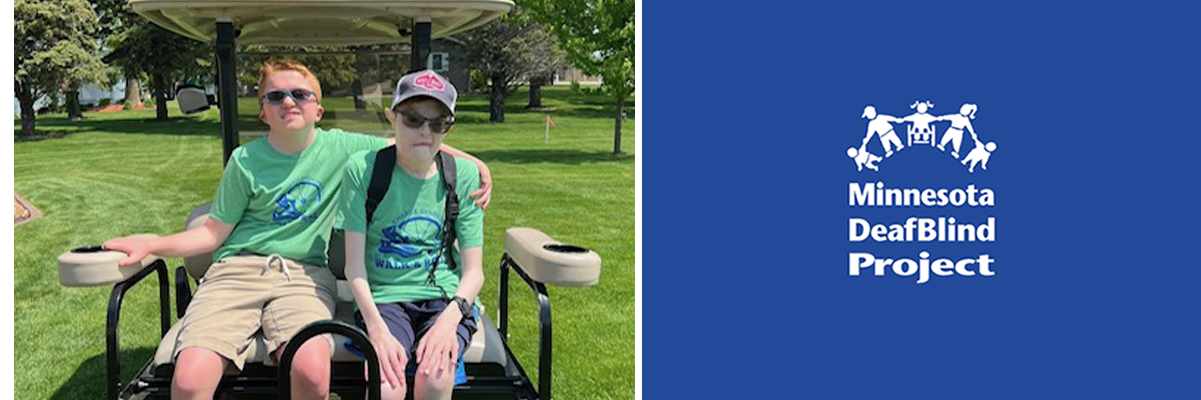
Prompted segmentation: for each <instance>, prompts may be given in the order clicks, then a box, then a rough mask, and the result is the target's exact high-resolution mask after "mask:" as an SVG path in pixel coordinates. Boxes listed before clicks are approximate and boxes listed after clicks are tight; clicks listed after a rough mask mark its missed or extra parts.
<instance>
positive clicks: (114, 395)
mask: <svg viewBox="0 0 1201 400" xmlns="http://www.w3.org/2000/svg"><path fill="white" fill-rule="evenodd" d="M130 3H131V5H132V6H133V9H134V10H135V11H136V12H138V13H139V14H141V15H143V16H145V17H146V18H149V19H150V20H151V21H153V22H154V23H155V24H158V25H160V26H162V27H164V28H166V29H169V30H171V31H173V32H176V33H178V34H180V35H183V36H185V37H188V38H192V39H196V40H201V41H204V42H210V43H214V44H215V49H216V53H217V68H218V74H217V75H218V90H217V95H218V100H217V101H216V103H217V104H218V107H219V108H220V115H221V133H222V143H223V150H224V160H225V161H226V162H228V160H229V157H230V155H231V154H232V152H233V150H234V149H235V148H236V147H237V146H238V145H239V141H240V139H239V133H238V127H237V118H238V112H237V100H238V99H237V95H236V93H237V91H236V89H235V82H236V70H235V65H236V64H235V55H236V54H235V53H236V51H235V49H236V44H238V43H241V44H262V45H298V44H303V45H306V46H311V45H368V44H380V43H408V44H409V47H410V51H411V55H410V60H411V61H410V62H411V64H410V70H419V69H423V66H424V64H425V63H424V61H425V59H426V56H427V55H428V54H429V52H430V43H431V40H432V38H434V37H440V36H445V35H451V34H454V33H457V32H462V31H464V30H468V29H471V28H474V27H477V26H479V25H482V24H484V23H486V22H488V21H489V20H492V19H494V18H497V17H499V16H501V15H503V14H505V13H506V12H508V11H509V10H510V9H511V8H512V7H513V3H512V1H511V0H462V1H460V0H454V1H434V0H426V1H365V0H359V1H309V0H289V1H272V0H258V1H230V0H225V1H206V0H187V1H181V0H130ZM397 72H398V73H397V74H396V76H399V75H400V73H402V72H404V71H397ZM192 91H195V89H194V88H193V89H192ZM201 93H202V91H201ZM188 98H203V96H191V95H189V96H184V98H183V99H181V101H187V100H186V99H188ZM206 105H207V104H206ZM187 108H196V107H187ZM208 208H209V207H208V204H207V203H206V204H203V205H201V206H200V207H198V208H196V209H195V210H194V211H193V212H192V214H191V215H190V216H188V218H187V220H186V222H185V229H189V228H193V227H196V226H200V225H202V224H203V223H204V221H205V219H206V218H207V216H208V211H209V210H208ZM504 246H505V250H504V254H503V256H502V257H501V260H500V271H499V279H498V282H499V284H500V288H499V297H498V302H499V304H498V305H497V311H498V312H497V314H496V315H497V321H498V324H493V322H492V320H491V319H489V318H488V316H487V315H486V313H485V312H484V308H483V306H482V305H481V304H480V303H479V301H478V299H477V301H476V311H475V313H476V315H477V317H478V321H479V324H478V326H479V329H478V331H477V332H476V333H475V335H474V336H473V337H472V341H471V344H470V346H469V348H468V349H467V351H466V354H465V355H464V357H463V358H464V363H465V368H464V370H465V374H466V383H464V384H460V385H458V386H456V387H455V391H454V397H455V398H456V399H550V398H551V397H550V396H551V372H552V371H551V362H552V357H551V332H552V331H551V314H550V297H549V294H548V292H547V288H546V285H548V284H555V285H566V286H583V285H592V284H595V283H597V280H598V277H599V273H600V257H599V256H598V255H597V254H596V253H594V252H592V251H589V250H587V249H583V248H580V247H577V246H571V245H567V244H562V243H559V242H557V241H555V240H553V239H551V238H550V237H549V236H547V235H546V234H543V233H542V232H540V231H538V230H536V229H531V228H510V229H508V230H507V231H506V233H505V245H504ZM329 249H330V253H329V255H330V257H329V267H330V269H331V270H332V272H333V273H334V275H335V276H336V277H337V278H338V279H339V281H338V293H337V307H336V312H335V319H334V320H328V321H319V322H316V323H313V324H311V325H309V326H307V327H305V328H304V329H302V330H301V331H300V332H299V333H298V334H297V335H296V336H294V337H293V338H292V339H291V340H290V341H289V342H288V345H287V346H286V347H285V348H284V349H283V352H282V356H281V358H280V361H279V365H278V366H273V365H268V363H266V361H267V359H268V357H270V355H269V354H267V352H266V346H265V343H264V342H263V338H262V337H261V336H260V337H256V338H255V339H254V340H253V343H251V345H250V346H251V348H250V349H249V353H250V355H249V356H248V360H247V364H246V366H245V368H243V369H242V370H241V371H237V370H233V369H231V370H228V371H227V372H226V375H225V376H224V377H223V379H222V381H221V383H220V384H219V385H218V387H217V395H218V397H224V398H230V397H236V398H285V399H286V398H289V397H290V396H289V394H290V393H289V391H290V385H289V380H290V376H289V372H290V370H291V368H290V366H291V363H292V358H293V357H294V356H295V354H296V352H297V350H298V349H299V347H300V345H301V344H303V343H304V342H305V341H306V340H307V339H309V338H312V337H314V336H317V335H322V334H327V333H329V334H333V335H334V338H335V342H336V343H338V344H339V345H337V346H335V349H336V350H335V352H334V354H333V355H332V360H331V363H332V365H331V375H332V376H331V381H330V391H331V392H332V393H337V394H338V395H339V396H340V397H341V398H343V399H351V398H362V396H364V395H366V396H367V398H369V399H378V398H379V395H380V394H379V387H380V383H381V376H380V369H379V361H378V360H377V359H376V356H375V354H376V353H375V351H374V348H373V346H372V345H371V343H370V341H369V340H368V339H367V336H366V334H365V333H364V332H363V331H362V330H360V329H359V328H357V327H355V326H354V325H353V324H352V323H350V322H351V321H352V315H353V310H354V305H353V297H352V296H351V294H350V290H349V286H348V285H347V284H346V281H345V279H346V278H345V275H344V274H343V267H344V263H343V259H344V254H345V253H344V249H343V239H342V236H341V234H340V233H339V232H335V234H334V235H333V239H332V240H331V243H330V246H329ZM123 257H124V254H123V253H118V252H113V251H106V250H104V249H102V248H100V247H98V246H96V247H84V248H78V249H74V250H71V251H68V252H66V253H64V254H62V255H61V256H59V259H58V262H59V280H60V283H61V284H63V285H65V286H89V287H90V286H99V285H113V289H112V294H111V296H110V298H109V305H108V315H107V326H106V342H107V354H106V358H107V374H108V375H107V379H106V382H105V385H106V390H107V397H106V398H107V399H110V400H116V399H126V400H129V399H152V398H153V399H158V398H169V397H170V389H171V379H172V376H173V371H174V365H173V361H174V360H173V359H172V353H173V351H172V350H173V348H174V343H175V337H176V336H177V335H178V333H179V324H175V325H174V326H172V325H171V300H170V286H171V283H170V282H171V281H170V280H169V279H168V266H167V263H166V262H165V260H162V259H159V258H157V257H154V256H150V257H147V258H146V259H144V260H142V262H141V263H140V264H138V265H134V266H129V267H121V268H118V267H117V265H116V262H117V261H118V260H120V259H122V258H123ZM211 262H212V259H211V254H206V255H198V256H195V257H189V258H187V259H185V261H184V265H182V266H178V267H177V268H176V269H175V279H174V285H175V288H176V298H175V308H176V310H175V312H176V316H177V317H182V316H183V314H184V312H185V310H187V306H188V303H189V301H190V298H191V290H192V284H193V283H195V282H197V281H198V280H199V279H200V278H201V277H203V276H204V273H205V271H206V270H207V268H208V267H209V265H210V264H211ZM510 271H512V272H515V273H516V274H517V276H518V277H520V278H521V279H522V280H523V281H524V282H525V283H526V285H527V286H529V287H530V288H531V289H532V290H533V292H534V293H535V295H536V298H537V304H538V317H539V347H538V366H537V368H538V372H539V373H538V382H537V383H536V384H535V383H534V382H532V380H531V379H530V378H529V376H528V375H527V373H526V370H525V369H524V368H523V366H522V364H521V363H519V362H518V360H517V358H516V357H515V356H514V354H513V352H512V350H511V349H510V347H509V344H508V329H509V319H508V312H509V307H508V296H509V287H508V286H509V282H508V281H509V275H510ZM151 274H156V275H157V278H158V286H159V313H160V316H159V317H160V322H161V324H160V325H161V331H162V340H161V341H160V344H159V347H158V349H157V351H156V353H155V355H154V357H153V358H152V359H151V360H149V361H147V362H146V364H145V365H144V366H143V367H142V368H141V369H140V370H139V371H138V373H137V374H136V375H135V376H134V377H133V378H132V379H131V380H130V381H129V382H124V383H123V382H121V379H120V377H121V368H122V366H121V363H120V353H121V348H120V341H119V334H120V332H119V321H120V317H121V307H122V300H123V297H124V296H125V294H126V292H127V291H128V290H129V289H130V288H131V287H133V286H134V285H136V284H137V283H139V282H141V281H143V280H144V279H145V278H146V277H148V276H150V275H151ZM346 342H349V343H351V344H353V346H354V347H357V348H358V349H359V350H360V351H361V354H362V356H359V355H356V354H352V352H351V351H350V350H349V349H347V346H343V345H341V344H342V343H346ZM364 358H365V359H364ZM364 363H366V368H364ZM408 379H409V381H410V383H409V385H408V387H409V388H410V390H411V388H412V387H413V386H412V379H413V377H412V376H409V377H408Z"/></svg>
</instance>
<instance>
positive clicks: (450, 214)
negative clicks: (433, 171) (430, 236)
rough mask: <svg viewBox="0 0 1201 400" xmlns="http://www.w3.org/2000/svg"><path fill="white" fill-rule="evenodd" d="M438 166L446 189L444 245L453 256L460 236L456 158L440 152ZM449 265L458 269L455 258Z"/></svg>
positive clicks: (447, 252) (451, 258)
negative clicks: (456, 226) (457, 237)
mask: <svg viewBox="0 0 1201 400" xmlns="http://www.w3.org/2000/svg"><path fill="white" fill-rule="evenodd" d="M438 165H439V166H440V167H441V171H440V173H441V175H442V185H443V186H444V187H446V212H445V219H446V223H444V224H443V225H445V226H446V234H445V235H444V237H443V239H442V244H443V245H444V246H445V247H446V254H452V253H451V251H452V250H454V243H455V238H456V236H458V230H456V229H455V222H456V221H458V220H459V192H458V191H457V190H456V189H457V188H458V183H459V174H458V169H457V168H456V166H455V157H454V156H452V155H450V154H446V152H442V151H439V152H438ZM447 261H448V262H447V264H450V269H451V270H454V269H455V268H458V266H456V265H455V258H454V257H450V258H449V259H447Z"/></svg>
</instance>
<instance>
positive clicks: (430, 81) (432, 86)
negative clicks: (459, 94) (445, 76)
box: [413, 74, 446, 91]
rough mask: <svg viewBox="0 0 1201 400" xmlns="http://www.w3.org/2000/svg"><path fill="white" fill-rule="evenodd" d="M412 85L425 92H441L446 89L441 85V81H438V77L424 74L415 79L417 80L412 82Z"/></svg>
mask: <svg viewBox="0 0 1201 400" xmlns="http://www.w3.org/2000/svg"><path fill="white" fill-rule="evenodd" d="M413 85H416V86H420V87H423V88H425V90H437V91H441V90H442V89H443V88H444V87H446V86H445V85H443V84H442V80H441V79H438V76H437V75H434V74H425V75H422V76H419V77H417V79H415V80H413Z"/></svg>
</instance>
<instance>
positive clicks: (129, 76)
mask: <svg viewBox="0 0 1201 400" xmlns="http://www.w3.org/2000/svg"><path fill="white" fill-rule="evenodd" d="M91 2H92V6H93V8H94V9H95V10H96V15H97V16H98V17H100V29H99V30H98V31H97V32H96V33H97V36H98V38H99V39H100V40H101V42H108V38H109V36H113V34H115V33H117V32H120V31H121V30H122V29H126V28H128V27H130V26H132V25H133V24H137V23H145V21H144V20H143V18H142V17H141V16H139V15H137V14H134V12H133V9H132V8H130V7H129V1H128V0H91ZM110 45H111V44H110ZM105 47H109V46H108V45H106V46H105ZM110 50H111V49H110ZM117 56H119V54H115V53H109V55H108V56H106V57H105V58H106V59H107V60H106V62H109V63H114V61H118V60H114V59H115V58H117ZM121 61H124V60H121ZM117 64H121V65H119V67H118V68H119V70H120V72H121V74H122V76H123V77H124V78H125V100H124V101H123V103H124V104H126V105H128V106H129V107H134V108H136V107H141V106H142V74H143V73H142V71H141V70H140V69H138V68H137V65H134V63H132V62H128V63H125V62H121V63H117Z"/></svg>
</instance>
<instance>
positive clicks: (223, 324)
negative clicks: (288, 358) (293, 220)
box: [172, 255, 337, 370]
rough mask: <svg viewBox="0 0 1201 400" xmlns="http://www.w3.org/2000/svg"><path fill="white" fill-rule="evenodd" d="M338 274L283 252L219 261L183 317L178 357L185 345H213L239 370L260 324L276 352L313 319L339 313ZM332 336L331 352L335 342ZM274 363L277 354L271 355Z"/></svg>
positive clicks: (212, 347)
mask: <svg viewBox="0 0 1201 400" xmlns="http://www.w3.org/2000/svg"><path fill="white" fill-rule="evenodd" d="M334 285H335V284H334V276H333V274H331V273H330V272H329V269H328V268H326V267H318V266H313V265H306V264H302V263H298V262H295V261H292V260H288V259H285V258H282V257H279V256H271V257H263V256H258V255H246V256H231V257H226V258H224V259H222V260H221V261H219V262H216V263H214V264H213V265H212V266H211V267H210V268H209V269H208V272H207V273H205V274H204V278H203V279H201V283H200V287H199V288H197V289H196V294H195V296H193V297H192V302H191V303H190V304H188V310H187V312H186V313H184V317H183V319H182V320H180V322H179V323H180V324H182V325H181V327H180V332H179V338H178V339H177V340H176V342H175V351H174V353H173V354H172V359H175V358H176V357H179V353H180V352H181V351H183V349H186V348H189V347H200V348H205V349H208V350H212V351H213V352H215V353H217V354H218V355H220V356H222V357H225V358H226V359H228V360H230V361H231V362H233V364H234V366H235V367H237V368H238V369H239V370H240V369H242V367H243V365H244V364H245V363H246V354H247V351H248V349H249V348H250V346H251V345H252V343H253V340H254V335H255V333H256V332H258V331H259V330H260V329H262V331H263V339H264V342H266V345H267V352H268V353H269V354H270V353H274V352H275V350H276V349H279V348H281V347H282V346H283V345H285V344H286V343H287V341H288V339H290V338H291V337H292V336H294V335H295V334H296V333H298V332H300V329H301V328H304V326H305V325H308V324H309V323H312V322H315V321H319V320H324V319H331V318H333V310H334V298H335V297H334V296H335V293H336V290H337V289H336V288H335V286H334ZM326 340H328V341H330V346H331V353H332V346H333V341H332V339H330V338H329V337H328V335H326ZM267 360H268V363H270V364H274V363H275V360H274V358H273V357H267Z"/></svg>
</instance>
